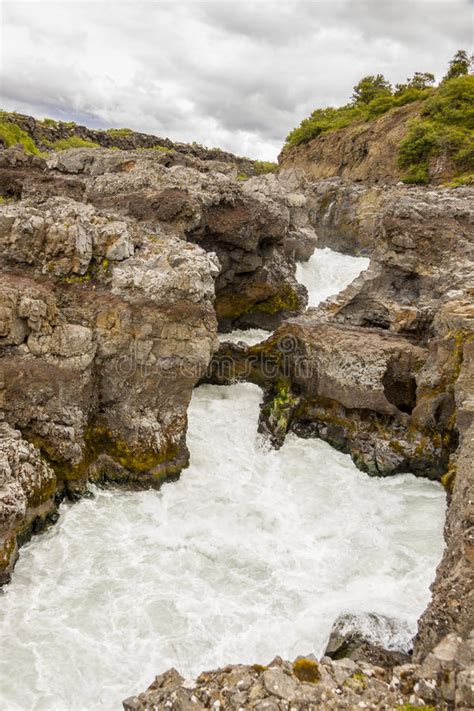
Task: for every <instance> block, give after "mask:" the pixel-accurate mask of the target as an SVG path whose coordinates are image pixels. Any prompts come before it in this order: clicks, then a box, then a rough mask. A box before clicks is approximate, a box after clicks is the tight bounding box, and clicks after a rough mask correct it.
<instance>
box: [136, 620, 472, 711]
mask: <svg viewBox="0 0 474 711" xmlns="http://www.w3.org/2000/svg"><path fill="white" fill-rule="evenodd" d="M473 668H474V637H472V636H471V637H470V638H469V639H467V640H462V639H461V638H460V637H456V635H454V634H451V635H448V636H447V637H445V638H444V639H443V640H442V641H441V642H440V643H439V644H438V645H437V646H436V647H435V649H434V650H433V652H431V653H430V654H429V655H428V656H427V657H426V658H425V659H424V660H423V662H422V664H410V663H405V664H402V665H397V666H395V665H393V666H391V667H388V668H387V667H386V668H384V667H380V666H375V665H373V664H367V663H366V662H363V661H354V660H352V659H340V660H331V659H329V657H324V658H323V659H322V660H321V661H320V662H317V661H316V660H315V659H314V658H313V657H299V658H298V659H296V660H295V661H294V662H293V663H291V662H287V661H283V660H282V659H280V658H279V657H277V658H275V659H274V660H273V661H272V662H271V663H270V664H269V665H268V666H261V665H259V664H254V665H248V666H245V665H235V666H232V665H229V666H226V667H223V668H221V669H216V670H215V671H209V672H203V673H202V674H200V676H198V677H197V679H196V680H195V681H193V682H189V681H187V682H186V681H185V680H184V679H183V677H182V676H181V675H180V674H179V673H178V672H177V671H176V669H170V670H169V671H167V672H165V673H164V674H161V675H160V676H157V677H156V678H155V680H154V682H153V683H152V684H151V686H150V687H149V688H148V689H147V691H145V692H144V693H142V694H139V695H138V696H132V697H130V698H128V699H126V700H125V701H124V702H123V707H124V709H125V711H152V710H153V711H154V710H158V709H163V710H164V709H182V710H186V711H187V710H188V709H189V711H191V709H195V710H196V711H200V710H201V709H209V708H212V709H223V710H227V711H232V710H233V709H234V710H235V711H240V709H255V711H290V709H292V710H294V711H312V710H313V709H321V710H322V709H324V711H327V710H329V709H334V710H336V709H337V710H338V711H339V710H340V709H347V710H348V711H349V710H352V709H358V708H363V709H369V711H380V709H414V708H418V707H420V708H428V707H429V708H431V709H434V708H437V709H453V708H456V709H458V710H459V711H468V709H471V708H472V707H473V704H474V693H473V684H472V682H473V679H472V675H473V671H472V669H473Z"/></svg>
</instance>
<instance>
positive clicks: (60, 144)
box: [51, 136, 99, 151]
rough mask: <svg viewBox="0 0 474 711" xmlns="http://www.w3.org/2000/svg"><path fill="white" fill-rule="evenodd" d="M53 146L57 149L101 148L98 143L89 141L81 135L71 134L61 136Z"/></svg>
mask: <svg viewBox="0 0 474 711" xmlns="http://www.w3.org/2000/svg"><path fill="white" fill-rule="evenodd" d="M51 148H53V150H55V151H67V150H68V148H99V144H98V143H94V142H93V141H87V140H86V139H85V138H81V137H80V136H70V137H69V138H61V139H60V140H59V141H54V143H52V144H51Z"/></svg>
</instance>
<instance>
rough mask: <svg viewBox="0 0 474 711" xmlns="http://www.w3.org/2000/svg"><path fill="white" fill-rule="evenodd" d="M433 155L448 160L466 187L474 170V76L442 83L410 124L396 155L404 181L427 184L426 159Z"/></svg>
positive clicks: (460, 77) (461, 77) (427, 161)
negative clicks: (402, 171)
mask: <svg viewBox="0 0 474 711" xmlns="http://www.w3.org/2000/svg"><path fill="white" fill-rule="evenodd" d="M436 155H441V156H444V157H446V158H448V159H450V160H451V161H452V162H453V164H454V166H455V170H456V172H458V173H459V177H461V176H462V184H466V182H464V181H466V180H469V175H470V174H471V175H472V172H473V171H474V76H469V75H464V76H459V77H456V78H453V79H447V80H444V81H443V82H442V83H441V85H440V87H439V88H438V90H437V91H436V93H435V94H433V96H432V97H431V98H430V99H429V100H428V101H427V102H426V103H425V106H424V107H423V110H422V112H421V117H420V118H419V119H416V120H414V121H412V123H411V125H410V126H409V129H408V133H407V135H406V136H405V138H404V139H403V141H402V142H401V143H400V153H399V156H398V164H399V166H400V167H401V168H406V169H407V173H406V175H405V178H404V180H405V182H407V183H427V182H428V181H429V172H428V164H429V160H430V158H432V157H433V156H436Z"/></svg>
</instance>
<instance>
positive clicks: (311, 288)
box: [219, 247, 370, 346]
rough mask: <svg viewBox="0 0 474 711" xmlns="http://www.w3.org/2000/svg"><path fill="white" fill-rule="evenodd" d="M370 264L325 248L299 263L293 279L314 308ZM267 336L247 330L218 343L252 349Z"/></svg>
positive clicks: (229, 335)
mask: <svg viewBox="0 0 474 711" xmlns="http://www.w3.org/2000/svg"><path fill="white" fill-rule="evenodd" d="M369 261H370V260H369V259H366V258H365V257H349V256H347V255H345V254H339V253H338V252H334V251H333V250H332V249H329V248H328V247H325V248H324V249H315V250H314V254H313V256H312V257H311V259H310V260H309V261H307V262H301V263H300V264H298V265H297V267H296V278H297V279H298V281H299V282H300V284H304V285H305V286H306V288H307V289H308V306H317V305H318V304H320V303H321V301H325V300H326V299H327V298H328V296H334V295H335V294H337V293H339V292H340V291H342V289H345V288H346V286H349V284H350V283H351V281H354V279H355V278H356V277H357V276H359V274H360V273H361V272H362V271H363V270H364V269H367V267H368V266H369ZM269 335H270V334H269V332H268V331H265V330H264V329H263V328H250V329H249V330H248V331H242V330H238V331H233V332H232V333H222V334H221V335H220V336H219V338H220V340H221V341H230V342H232V343H237V342H238V341H243V342H244V343H247V345H249V346H253V345H254V344H255V343H259V342H260V341H264V340H265V339H266V338H268V336H269Z"/></svg>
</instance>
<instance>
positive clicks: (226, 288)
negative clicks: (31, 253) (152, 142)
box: [0, 149, 315, 330]
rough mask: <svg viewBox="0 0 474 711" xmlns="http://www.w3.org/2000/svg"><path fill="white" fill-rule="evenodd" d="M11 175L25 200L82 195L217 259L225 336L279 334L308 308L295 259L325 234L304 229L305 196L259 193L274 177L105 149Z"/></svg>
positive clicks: (59, 157)
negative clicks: (246, 176) (238, 330)
mask: <svg viewBox="0 0 474 711" xmlns="http://www.w3.org/2000/svg"><path fill="white" fill-rule="evenodd" d="M5 153H9V152H8V151H5ZM12 160H13V159H11V160H10V162H11V161H12ZM4 162H8V161H7V160H6V159H4ZM35 166H36V163H35ZM33 168H34V169H33ZM5 171H6V172H5V174H4V180H5V181H10V183H11V182H12V180H16V182H17V184H18V188H17V190H16V193H15V195H16V197H22V198H29V199H32V200H34V201H35V202H38V201H39V200H43V199H45V198H48V197H50V196H51V195H58V194H59V195H65V196H68V197H73V198H74V199H75V200H80V201H83V202H86V203H91V204H93V205H94V206H96V207H97V208H99V209H105V210H108V211H112V212H113V213H114V214H115V215H123V216H127V217H132V218H134V219H135V220H137V221H138V222H140V223H142V224H143V225H144V229H147V228H148V227H149V228H151V229H153V228H155V227H157V226H159V227H160V228H161V229H163V230H164V231H165V232H166V233H173V234H175V235H176V236H178V237H180V238H181V239H184V240H187V241H189V242H194V243H196V244H199V245H201V246H202V247H204V249H206V251H209V252H214V253H216V254H217V256H218V258H219V261H220V265H221V271H220V274H219V276H218V278H217V280H216V303H215V308H216V312H217V317H218V321H219V324H220V328H221V330H231V329H232V328H234V327H237V326H238V327H249V326H261V327H264V328H267V329H269V330H271V329H273V328H275V327H276V326H277V325H278V324H279V323H281V321H282V320H283V319H284V318H286V317H288V316H290V315H294V314H295V313H299V312H300V311H301V310H302V309H303V308H304V307H305V305H306V302H307V297H306V290H305V289H304V287H302V286H300V285H299V284H298V283H297V282H296V279H295V277H294V273H295V254H296V253H298V256H304V254H306V255H307V256H309V255H310V254H311V253H312V251H313V249H314V244H315V235H314V231H313V230H312V228H311V227H310V226H309V225H308V224H307V222H306V227H305V228H304V229H302V228H300V226H299V225H298V224H297V222H298V219H297V216H296V213H295V210H297V208H296V207H291V205H290V203H291V202H292V200H293V202H294V201H295V200H296V201H298V199H300V198H301V199H302V200H303V202H304V200H305V198H304V196H303V195H301V196H298V195H290V196H289V197H288V196H286V193H284V192H283V191H282V190H280V193H278V196H276V195H275V196H273V195H270V194H266V193H265V191H262V190H261V189H259V188H258V184H259V181H263V182H264V181H265V176H262V179H260V178H254V179H253V181H256V184H255V182H252V181H248V182H249V183H252V186H253V187H252V186H250V185H249V186H247V184H246V183H245V182H243V183H241V182H238V181H236V180H235V172H236V171H235V166H232V164H230V163H221V162H219V161H212V160H206V161H200V160H198V159H197V158H192V159H191V158H189V157H185V158H183V156H181V154H176V155H175V154H174V153H173V154H171V153H161V152H160V151H152V150H150V151H146V150H142V151H120V150H116V151H110V150H103V149H75V150H67V151H62V152H60V153H57V154H54V155H53V156H52V157H51V158H50V159H48V161H47V163H44V162H43V164H42V165H41V166H39V167H38V166H36V167H34V166H33V161H32V162H31V166H30V170H29V171H27V170H25V167H24V165H23V164H22V165H21V166H20V167H18V166H17V165H16V163H15V164H14V165H12V166H10V167H7V168H6V169H5ZM0 183H1V175H0ZM277 197H278V199H277ZM300 212H301V210H300ZM299 237H301V239H299ZM299 245H301V247H300V246H299ZM303 253H304V254H303ZM110 258H114V257H113V256H112V257H110Z"/></svg>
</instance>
